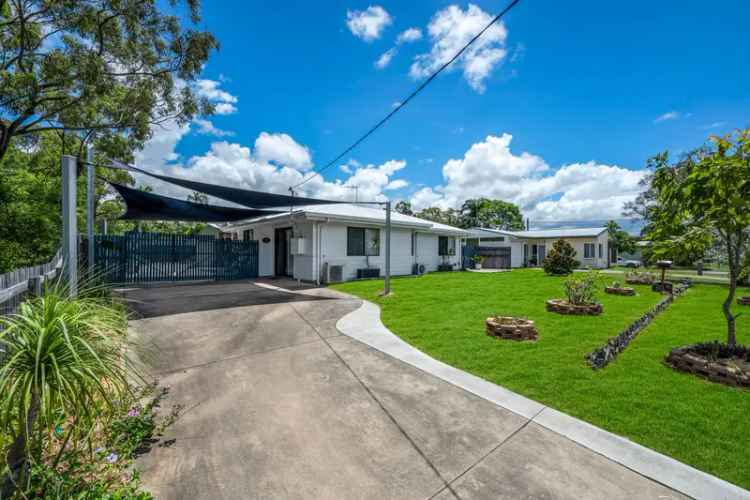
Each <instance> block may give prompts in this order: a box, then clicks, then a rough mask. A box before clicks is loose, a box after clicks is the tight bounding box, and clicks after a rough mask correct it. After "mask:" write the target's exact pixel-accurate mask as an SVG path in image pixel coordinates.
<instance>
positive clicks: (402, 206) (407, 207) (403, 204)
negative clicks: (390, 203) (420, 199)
mask: <svg viewBox="0 0 750 500" xmlns="http://www.w3.org/2000/svg"><path fill="white" fill-rule="evenodd" d="M394 210H395V211H396V212H398V213H400V214H404V215H414V211H413V210H412V209H411V203H409V202H408V201H399V202H398V203H396V206H395V207H394Z"/></svg>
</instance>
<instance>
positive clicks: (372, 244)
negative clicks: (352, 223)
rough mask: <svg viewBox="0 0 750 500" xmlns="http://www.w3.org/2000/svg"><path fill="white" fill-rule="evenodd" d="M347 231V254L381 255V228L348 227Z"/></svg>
mask: <svg viewBox="0 0 750 500" xmlns="http://www.w3.org/2000/svg"><path fill="white" fill-rule="evenodd" d="M346 231H347V234H346V255H348V256H350V257H354V256H365V255H367V256H372V255H380V229H369V228H364V227H348V228H346Z"/></svg>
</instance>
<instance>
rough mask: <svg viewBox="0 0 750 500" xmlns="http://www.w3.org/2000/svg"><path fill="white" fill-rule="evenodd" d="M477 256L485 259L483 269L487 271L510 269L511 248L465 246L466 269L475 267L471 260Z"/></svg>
mask: <svg viewBox="0 0 750 500" xmlns="http://www.w3.org/2000/svg"><path fill="white" fill-rule="evenodd" d="M475 255H480V256H482V257H484V260H483V261H482V267H485V268H487V269H510V247H489V246H477V245H474V244H468V245H465V246H464V248H463V256H464V267H473V263H472V261H471V258H472V257H473V256H475Z"/></svg>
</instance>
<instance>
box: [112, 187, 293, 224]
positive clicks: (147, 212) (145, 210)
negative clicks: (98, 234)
mask: <svg viewBox="0 0 750 500" xmlns="http://www.w3.org/2000/svg"><path fill="white" fill-rule="evenodd" d="M108 182H109V181H108ZM109 184H110V185H112V187H113V188H115V189H116V190H117V192H118V193H120V196H122V198H123V200H125V204H126V205H127V211H126V212H125V214H124V215H123V216H122V217H120V218H121V219H128V220H177V221H185V222H230V221H237V220H242V219H252V218H254V217H261V216H264V215H273V214H278V213H281V212H279V211H270V210H253V209H248V208H232V207H220V206H217V205H204V204H202V203H193V202H191V201H184V200H178V199H177V198H169V197H167V196H160V195H158V194H153V193H147V192H145V191H141V190H139V189H133V188H129V187H127V186H123V185H122V184H117V183H114V182H109Z"/></svg>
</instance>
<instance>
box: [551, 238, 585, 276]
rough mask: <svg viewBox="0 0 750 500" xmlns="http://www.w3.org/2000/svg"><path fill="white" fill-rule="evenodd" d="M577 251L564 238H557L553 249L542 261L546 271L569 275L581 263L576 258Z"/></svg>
mask: <svg viewBox="0 0 750 500" xmlns="http://www.w3.org/2000/svg"><path fill="white" fill-rule="evenodd" d="M575 255H576V251H575V249H574V248H573V246H572V245H571V244H570V243H568V242H567V241H565V240H563V239H559V240H557V241H556V242H555V243H554V244H553V245H552V249H551V250H550V251H549V252H548V253H547V257H546V258H545V259H544V262H542V266H543V267H544V272H545V273H547V274H553V275H567V274H570V273H572V272H573V269H575V268H577V267H578V266H580V265H581V263H580V262H578V261H577V260H576V259H575Z"/></svg>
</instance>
